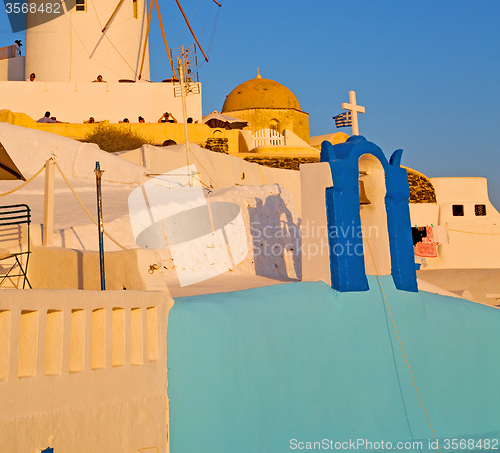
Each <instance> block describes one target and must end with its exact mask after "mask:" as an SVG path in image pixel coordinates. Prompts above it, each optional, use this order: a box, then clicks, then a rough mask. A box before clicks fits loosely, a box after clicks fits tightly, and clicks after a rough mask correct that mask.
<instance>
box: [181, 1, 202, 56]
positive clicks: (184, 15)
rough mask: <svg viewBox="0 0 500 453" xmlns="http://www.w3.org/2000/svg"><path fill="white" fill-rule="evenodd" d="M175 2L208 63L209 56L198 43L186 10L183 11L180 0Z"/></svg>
mask: <svg viewBox="0 0 500 453" xmlns="http://www.w3.org/2000/svg"><path fill="white" fill-rule="evenodd" d="M175 2H176V3H177V6H178V7H179V10H180V11H181V13H182V16H183V17H184V20H185V21H186V25H187V26H188V28H189V31H190V32H191V34H192V35H193V38H194V40H195V41H196V44H198V47H199V48H200V50H201V53H202V54H203V56H204V57H205V61H206V62H208V58H207V56H206V55H205V52H203V48H202V47H201V44H200V43H199V42H198V38H197V37H196V35H195V34H194V31H193V29H192V28H191V25H190V24H189V20H188V18H187V17H186V14H185V13H184V10H183V9H182V6H181V4H180V3H179V0H175Z"/></svg>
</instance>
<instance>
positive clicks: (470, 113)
mask: <svg viewBox="0 0 500 453" xmlns="http://www.w3.org/2000/svg"><path fill="white" fill-rule="evenodd" d="M181 4H182V6H183V7H184V9H185V11H186V14H187V15H188V16H189V17H191V18H192V24H193V28H194V29H195V31H196V33H197V34H198V35H199V37H200V41H201V44H202V46H203V47H205V49H206V50H207V52H208V48H209V47H210V42H211V36H212V31H213V27H214V22H215V19H216V12H217V10H218V9H219V8H218V7H217V5H216V4H215V3H214V2H213V1H212V0H201V1H200V0H182V1H181ZM160 7H161V9H162V17H163V21H164V24H165V27H166V30H167V39H168V41H169V45H170V46H171V47H177V46H181V45H189V44H191V43H192V42H193V40H192V38H191V37H190V34H189V32H188V30H187V29H186V28H185V24H184V22H183V19H182V16H181V15H180V13H179V11H178V10H177V7H176V4H175V1H174V0H160ZM499 19H500V2H498V0H482V1H472V0H469V1H463V0H453V1H451V0H450V1H443V0H434V1H429V0H419V1H418V2H407V1H401V0H376V1H375V0H349V1H347V2H346V1H336V0H309V1H303V2H290V1H285V0H272V1H270V0H253V1H251V2H242V1H235V0H222V8H220V9H219V15H218V22H217V28H216V33H215V39H214V40H213V42H212V46H211V51H210V54H209V56H210V61H209V62H208V63H205V64H203V65H202V66H201V67H200V71H199V75H200V81H201V82H202V84H203V113H204V114H206V113H209V112H211V111H212V110H220V109H221V108H222V104H223V102H224V99H225V96H226V95H227V94H229V93H230V92H231V90H232V89H233V88H235V87H236V86H237V85H239V84H240V83H242V82H244V81H246V80H248V79H250V78H253V77H255V75H256V73H257V67H259V68H260V73H261V75H262V76H263V77H266V78H269V79H273V80H276V81H278V82H280V83H282V84H283V85H285V86H287V87H288V88H289V89H291V90H292V91H293V92H294V93H295V95H296V96H297V98H298V100H299V102H300V105H301V108H302V110H303V111H305V112H308V113H309V115H310V133H311V135H320V134H326V133H329V132H334V131H337V130H339V131H345V132H347V133H350V128H342V129H336V128H335V123H334V121H333V120H332V116H333V115H336V114H338V113H340V112H341V111H342V108H341V104H342V102H348V100H349V99H348V93H349V91H350V90H355V91H356V95H357V100H358V103H359V104H361V105H364V106H365V108H366V113H365V114H364V115H360V133H361V134H362V135H364V136H365V137H366V138H367V139H368V140H371V141H373V142H374V143H376V144H377V145H379V146H380V147H381V148H382V149H383V151H384V152H385V154H386V155H390V154H391V153H392V152H393V151H394V150H395V149H398V148H402V149H403V150H404V153H403V160H402V163H403V165H407V166H409V167H412V168H415V169H417V170H419V171H421V172H423V173H424V174H426V175H427V176H429V177H434V176H484V177H487V178H488V183H489V192H490V198H491V201H492V202H493V204H494V205H496V206H497V207H499V208H500V178H497V170H498V169H499V168H500V165H499V164H500V145H499V141H498V125H499V123H500V113H499V109H498V105H499V104H500V83H499V82H500V80H499V77H498V75H499V73H500V27H499V26H498V21H499ZM152 27H153V28H152V33H151V45H150V48H151V50H150V52H151V65H152V71H151V78H152V80H154V81H160V80H162V79H164V78H167V77H169V76H170V72H169V71H170V70H169V66H168V59H167V57H166V55H165V49H164V47H163V41H162V39H161V35H160V31H159V26H158V22H157V19H156V16H155V17H154V19H153V25H152ZM23 38H24V37H23V35H22V34H17V35H13V34H12V33H11V32H10V29H9V25H8V22H7V18H6V14H5V13H4V12H3V10H2V11H1V12H0V46H3V45H9V44H11V43H12V42H13V41H14V39H23ZM200 61H201V57H200Z"/></svg>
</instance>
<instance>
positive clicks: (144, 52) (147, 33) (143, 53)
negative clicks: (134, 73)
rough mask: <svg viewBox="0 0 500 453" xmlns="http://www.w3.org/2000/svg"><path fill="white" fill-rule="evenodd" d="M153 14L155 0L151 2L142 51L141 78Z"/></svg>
mask: <svg viewBox="0 0 500 453" xmlns="http://www.w3.org/2000/svg"><path fill="white" fill-rule="evenodd" d="M152 15H153V0H151V2H150V3H149V13H148V26H147V29H146V38H145V39H144V49H143V51H142V61H141V69H140V71H139V80H141V77H142V68H143V67H144V59H145V58H146V49H147V45H148V37H149V27H151V16H152Z"/></svg>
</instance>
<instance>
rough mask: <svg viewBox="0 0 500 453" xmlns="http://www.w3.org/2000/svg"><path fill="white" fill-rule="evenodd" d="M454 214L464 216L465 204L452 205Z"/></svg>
mask: <svg viewBox="0 0 500 453" xmlns="http://www.w3.org/2000/svg"><path fill="white" fill-rule="evenodd" d="M451 209H452V212H453V215H454V216H463V215H464V205H463V204H454V205H452V207H451Z"/></svg>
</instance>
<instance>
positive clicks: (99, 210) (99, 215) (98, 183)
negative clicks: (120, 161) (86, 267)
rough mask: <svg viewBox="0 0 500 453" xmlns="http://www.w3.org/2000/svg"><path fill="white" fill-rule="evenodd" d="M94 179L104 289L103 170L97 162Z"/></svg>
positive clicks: (102, 286)
mask: <svg viewBox="0 0 500 453" xmlns="http://www.w3.org/2000/svg"><path fill="white" fill-rule="evenodd" d="M94 173H95V180H96V186H97V218H98V224H99V225H98V227H99V266H100V270H101V291H104V290H105V289H106V277H105V275H104V237H103V233H104V224H103V222H102V194H101V176H102V174H103V173H104V170H102V171H101V167H100V166H99V162H96V163H95V170H94Z"/></svg>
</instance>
